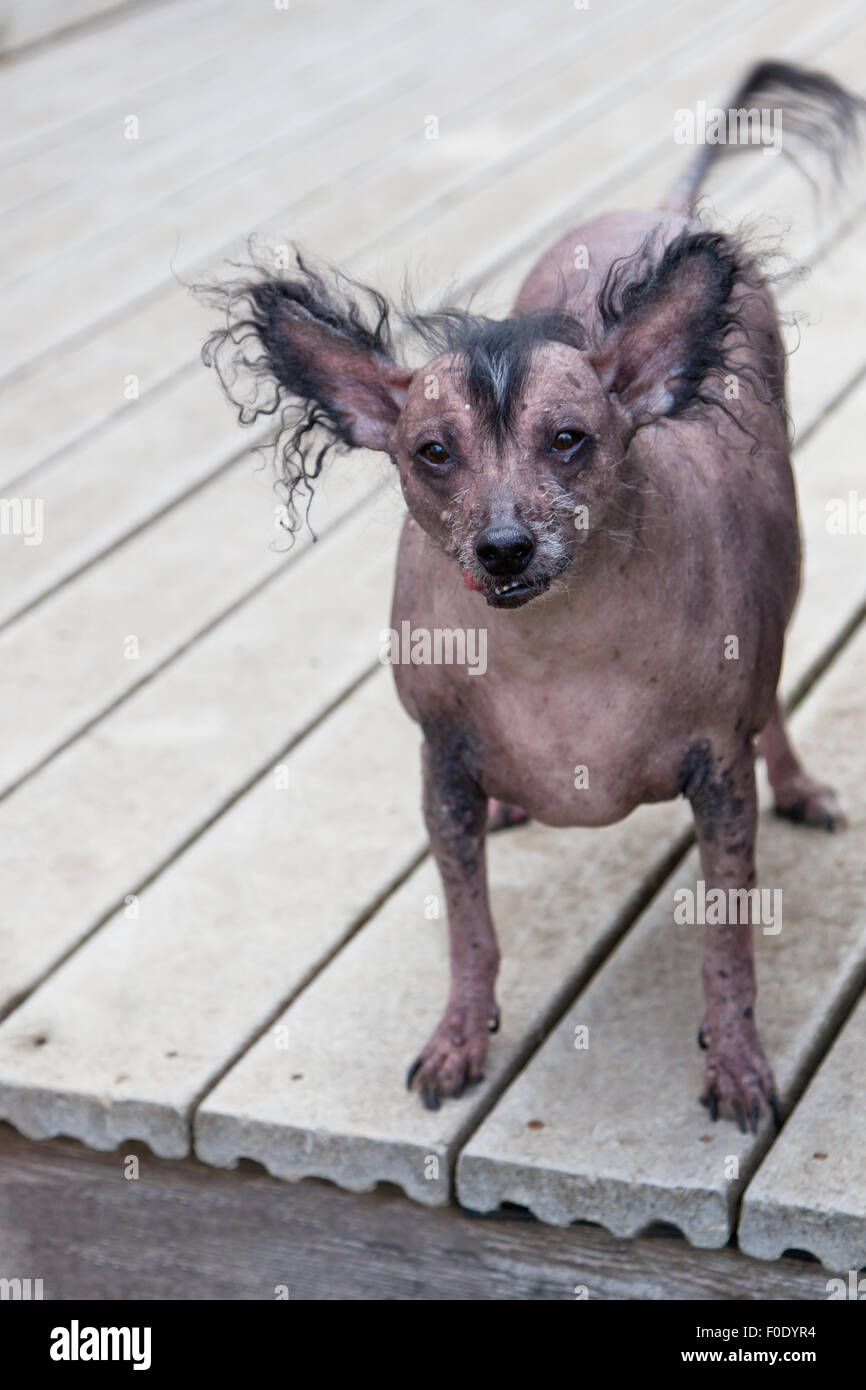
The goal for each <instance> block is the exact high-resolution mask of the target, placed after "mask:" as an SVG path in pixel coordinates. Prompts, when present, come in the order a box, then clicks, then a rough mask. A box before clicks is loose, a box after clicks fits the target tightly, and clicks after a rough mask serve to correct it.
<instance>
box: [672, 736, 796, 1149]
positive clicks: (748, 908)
mask: <svg viewBox="0 0 866 1390" xmlns="http://www.w3.org/2000/svg"><path fill="white" fill-rule="evenodd" d="M682 786H683V791H684V794H685V795H686V796H687V797H688V799H689V801H690V802H691V806H692V811H693V813H694V818H695V829H696V832H697V838H698V845H699V847H700V853H701V867H702V871H703V876H704V880H705V890H706V895H707V897H706V901H707V913H706V916H707V922H706V924H705V925H704V926H703V927H702V930H704V931H705V932H706V939H705V945H704V965H703V980H704V995H705V999H706V1014H705V1015H704V1021H703V1024H702V1026H701V1030H700V1033H699V1035H698V1036H699V1041H700V1044H701V1046H702V1047H704V1048H706V1049H707V1054H708V1055H707V1064H706V1070H705V1074H704V1093H703V1096H702V1097H701V1099H702V1101H703V1103H704V1104H705V1105H706V1106H707V1107H708V1109H709V1111H710V1115H711V1117H712V1118H713V1119H714V1120H715V1119H716V1118H717V1117H718V1116H719V1115H724V1116H726V1117H727V1118H729V1119H735V1120H736V1121H737V1123H738V1124H739V1126H740V1129H741V1130H743V1132H745V1131H746V1130H747V1128H749V1129H751V1130H752V1132H753V1133H754V1131H755V1130H756V1129H757V1126H758V1118H759V1115H760V1113H761V1109H762V1106H763V1105H764V1104H766V1105H767V1106H769V1108H770V1109H771V1110H772V1112H773V1114H774V1117H775V1118H776V1120H777V1122H778V1118H779V1102H778V1099H777V1097H776V1090H775V1082H774V1080H773V1073H772V1071H771V1070H770V1067H769V1064H768V1063H767V1060H766V1058H765V1056H764V1052H763V1049H762V1047H761V1044H760V1042H759V1041H758V1034H757V1030H756V1027H755V1016H754V1013H755V963H754V955H753V949H752V927H753V923H754V921H755V919H756V913H755V904H754V901H753V899H754V897H755V896H756V895H755V894H752V893H751V892H750V891H749V890H752V889H754V887H755V877H756V876H755V833H756V828H757V796H756V792H755V760H754V751H753V749H752V746H751V742H749V743H748V744H746V745H740V746H739V747H735V748H733V749H726V750H724V751H719V750H717V749H714V748H712V747H711V746H710V744H709V743H702V744H698V745H696V746H695V747H693V748H692V749H690V750H689V753H688V754H687V756H686V759H685V762H684V765H683V776H682ZM714 889H715V890H719V889H720V890H721V895H720V894H718V893H716V894H713V895H712V896H711V893H712V890H714ZM742 890H746V891H745V892H744V891H742ZM711 904H712V905H713V910H712V911H711V910H710V908H711ZM714 919H715V920H714Z"/></svg>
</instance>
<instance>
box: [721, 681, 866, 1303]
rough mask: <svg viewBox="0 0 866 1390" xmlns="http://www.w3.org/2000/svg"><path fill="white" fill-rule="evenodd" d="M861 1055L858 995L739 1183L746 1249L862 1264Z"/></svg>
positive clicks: (854, 1266) (865, 1038)
mask: <svg viewBox="0 0 866 1390" xmlns="http://www.w3.org/2000/svg"><path fill="white" fill-rule="evenodd" d="M861 690H862V686H861ZM856 693H857V692H853V693H852V694H853V696H854V697H855V698H856ZM864 1055H866V999H863V1000H861V1002H860V1004H859V1005H858V1006H857V1007H856V1009H855V1010H854V1011H853V1013H852V1015H851V1017H850V1019H848V1021H847V1022H846V1023H845V1025H844V1027H843V1029H842V1031H841V1032H840V1034H839V1036H838V1038H837V1039H836V1041H835V1042H834V1044H833V1046H832V1048H831V1049H830V1052H829V1053H828V1054H827V1056H826V1058H825V1059H824V1061H823V1062H822V1063H821V1066H820V1067H819V1068H818V1070H817V1072H816V1073H815V1076H814V1077H813V1078H812V1080H811V1082H810V1083H809V1087H808V1089H807V1091H806V1093H805V1095H804V1096H803V1097H802V1099H801V1100H800V1103H799V1105H798V1106H797V1108H796V1109H795V1111H794V1113H793V1115H791V1117H790V1119H789V1120H788V1123H787V1124H786V1126H785V1129H784V1131H783V1133H782V1135H781V1136H780V1138H779V1139H777V1141H776V1143H775V1144H774V1146H773V1148H772V1150H771V1151H770V1153H769V1154H768V1155H767V1157H766V1159H765V1160H764V1162H763V1163H762V1165H761V1167H760V1168H759V1169H758V1172H757V1173H756V1174H755V1177H754V1178H753V1179H752V1181H751V1183H750V1184H749V1186H748V1187H747V1189H746V1193H745V1196H744V1198H743V1205H742V1213H741V1216H740V1224H739V1229H738V1237H739V1242H740V1247H741V1249H743V1250H745V1251H746V1253H747V1254H752V1255H756V1256H758V1257H759V1258H760V1259H763V1260H776V1259H778V1258H779V1257H780V1256H781V1255H783V1254H784V1252H785V1251H786V1250H798V1251H803V1250H805V1251H807V1252H808V1253H809V1254H811V1255H814V1256H816V1258H817V1259H819V1260H820V1261H821V1262H822V1264H824V1265H826V1266H827V1267H828V1268H829V1269H834V1270H840V1271H845V1272H847V1271H848V1270H861V1269H862V1268H863V1267H864V1265H866V1171H864V1163H863V1150H864V1144H863V1108H862V1107H863V1057H864ZM845 1296H846V1297H847V1296H849V1295H848V1290H847V1287H846V1293H845ZM860 1297H861V1298H862V1293H861V1294H860Z"/></svg>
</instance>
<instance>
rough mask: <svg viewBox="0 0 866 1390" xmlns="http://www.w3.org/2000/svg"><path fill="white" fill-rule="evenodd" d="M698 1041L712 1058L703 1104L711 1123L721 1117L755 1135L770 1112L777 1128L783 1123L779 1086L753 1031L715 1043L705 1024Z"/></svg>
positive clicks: (709, 1063)
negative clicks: (759, 1123)
mask: <svg viewBox="0 0 866 1390" xmlns="http://www.w3.org/2000/svg"><path fill="white" fill-rule="evenodd" d="M698 1040H699V1042H700V1044H701V1046H702V1047H705V1048H706V1049H707V1052H708V1054H709V1055H708V1057H707V1063H706V1067H705V1069H704V1091H703V1095H702V1096H701V1104H702V1105H705V1106H706V1107H707V1109H708V1110H709V1112H710V1119H711V1120H717V1119H718V1118H719V1116H721V1117H722V1118H724V1119H726V1120H735V1121H736V1123H737V1124H738V1125H739V1127H740V1131H741V1133H743V1134H747V1133H748V1132H749V1131H750V1130H751V1132H752V1134H756V1133H757V1131H758V1122H759V1120H760V1118H761V1115H762V1114H763V1113H764V1112H765V1111H769V1113H770V1114H771V1115H772V1116H773V1119H774V1121H775V1123H776V1127H777V1128H778V1127H779V1125H780V1124H781V1123H782V1110H781V1105H780V1103H779V1097H778V1095H777V1094H776V1083H775V1081H774V1079H773V1073H772V1071H771V1069H770V1064H769V1062H768V1061H767V1059H766V1057H765V1056H764V1052H763V1049H762V1047H761V1044H760V1043H759V1042H758V1038H757V1034H756V1033H755V1032H754V1030H753V1029H744V1030H743V1031H742V1032H740V1033H735V1034H733V1035H731V1034H728V1035H727V1036H726V1037H725V1038H724V1039H723V1041H721V1042H719V1043H715V1042H714V1041H713V1036H712V1029H711V1027H710V1026H709V1025H708V1023H707V1021H706V1020H705V1021H704V1023H703V1024H702V1025H701V1030H700V1032H699V1034H698Z"/></svg>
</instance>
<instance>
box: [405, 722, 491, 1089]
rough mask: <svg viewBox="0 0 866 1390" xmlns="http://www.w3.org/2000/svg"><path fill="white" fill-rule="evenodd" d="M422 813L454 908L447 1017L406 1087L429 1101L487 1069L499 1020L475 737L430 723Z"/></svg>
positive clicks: (483, 808)
mask: <svg viewBox="0 0 866 1390" xmlns="http://www.w3.org/2000/svg"><path fill="white" fill-rule="evenodd" d="M424 733H425V743H424V751H423V767H424V817H425V820H426V822H427V830H428V832H429V835H430V847H431V849H432V851H433V855H434V857H435V859H436V863H437V865H438V867H439V872H440V874H441V877H442V886H443V888H444V890H445V903H446V907H447V911H448V933H449V944H450V958H451V992H450V995H449V998H448V1007H447V1008H446V1010H445V1013H444V1015H443V1017H442V1020H441V1022H440V1024H439V1026H438V1028H437V1029H436V1031H435V1033H434V1034H433V1036H432V1038H431V1039H430V1041H429V1042H428V1043H427V1046H426V1047H425V1048H424V1050H423V1051H422V1052H421V1055H420V1056H419V1057H418V1059H417V1061H415V1062H414V1063H413V1065H412V1066H411V1067H410V1069H409V1075H408V1078H407V1085H409V1086H410V1087H411V1086H412V1084H413V1082H414V1081H416V1079H417V1083H418V1089H419V1091H420V1093H421V1098H422V1100H423V1101H424V1104H425V1105H426V1106H427V1108H428V1109H430V1110H437V1109H438V1108H439V1102H440V1100H441V1099H442V1097H443V1096H459V1095H460V1094H461V1092H462V1091H463V1090H464V1088H465V1087H466V1086H467V1085H469V1084H471V1083H472V1082H473V1081H479V1080H481V1078H482V1077H483V1074H484V1063H485V1060H486V1057H487V1044H488V1037H489V1034H490V1033H491V1032H495V1031H496V1029H497V1028H498V1026H499V1013H498V1010H497V1008H496V999H495V996H494V992H493V986H494V982H495V980H496V972H497V970H498V968H499V949H498V947H497V945H496V936H495V933H494V930H493V922H492V920H491V917H490V905H489V902H488V898H487V868H486V863H485V857H484V837H485V835H486V833H487V797H486V796H485V794H484V792H483V791H482V789H481V787H480V786H479V785H478V781H477V779H476V778H475V777H474V776H473V773H472V761H473V759H472V751H471V744H470V740H468V739H467V737H466V735H465V734H464V733H462V732H461V731H459V730H457V729H455V728H454V727H452V726H444V727H443V726H440V725H436V726H431V725H427V726H425V729H424Z"/></svg>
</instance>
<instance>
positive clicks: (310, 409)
mask: <svg viewBox="0 0 866 1390" xmlns="http://www.w3.org/2000/svg"><path fill="white" fill-rule="evenodd" d="M298 270H299V271H300V272H301V274H300V276H299V277H298V278H297V279H291V280H289V279H285V280H281V279H274V278H270V277H268V276H267V275H266V274H264V273H260V276H259V278H258V279H249V280H244V281H235V282H234V283H233V284H230V285H228V286H225V287H220V288H215V287H211V288H210V289H209V290H208V291H206V297H207V298H209V299H210V300H211V301H212V302H213V301H214V300H216V301H217V302H219V303H220V304H221V307H223V308H224V310H225V315H226V327H225V328H224V329H219V330H217V332H215V333H213V334H212V335H211V337H210V338H209V339H208V341H207V343H206V344H205V347H204V350H203V353H202V356H203V358H204V360H205V362H206V363H207V365H208V366H215V367H216V369H217V371H218V373H219V376H220V380H221V381H222V384H223V387H224V388H225V391H226V393H227V395H228V396H229V398H230V399H231V400H232V401H233V402H234V404H235V405H237V406H238V408H239V410H240V418H241V421H242V423H244V424H248V423H251V422H252V420H254V419H255V418H257V416H258V415H260V414H273V413H274V412H275V411H276V410H277V409H278V408H279V407H280V406H281V405H283V404H284V403H285V404H286V405H288V406H291V405H292V404H295V405H296V406H297V407H298V409H299V412H300V415H301V417H302V423H303V426H304V429H303V430H302V433H306V429H308V428H311V427H312V426H313V425H319V426H323V427H324V429H325V430H326V432H327V433H328V434H330V436H331V438H332V442H336V441H339V442H340V443H342V444H345V445H348V446H353V447H356V448H365V449H377V450H386V449H387V448H388V444H389V440H390V435H391V431H392V429H393V426H394V424H395V422H396V420H397V417H398V415H399V413H400V410H401V408H402V405H403V402H404V400H405V398H406V392H407V390H408V388H409V384H410V382H411V380H412V373H411V372H410V371H408V370H407V369H406V368H404V367H401V366H400V365H399V364H398V363H397V362H396V361H394V359H393V357H392V356H391V353H390V346H391V344H390V333H389V329H388V306H387V304H386V302H385V300H384V299H383V298H382V296H381V295H379V294H377V293H376V292H375V291H374V290H369V289H366V288H365V287H363V286H356V285H352V284H350V282H348V281H344V280H341V279H339V278H337V277H334V282H333V286H332V285H328V284H326V282H325V281H324V279H323V278H322V277H321V276H319V275H317V274H316V273H315V272H313V271H311V270H310V269H308V267H307V266H306V265H305V264H304V262H303V261H301V259H300V258H298ZM352 292H354V294H353V293H352ZM363 300H366V301H367V302H366V304H363V307H362V301H363ZM364 308H366V309H367V311H368V315H367V316H368V318H369V319H370V320H372V324H370V323H365V321H364V312H363V310H364ZM239 377H243V378H244V380H247V379H249V378H250V377H252V379H253V384H254V388H255V389H254V392H253V393H252V394H251V393H250V390H249V388H248V387H244V386H242V387H241V390H240V392H239V391H238V390H237V382H238V379H239ZM263 386H264V394H263V390H262V388H263ZM299 437H300V436H299Z"/></svg>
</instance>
